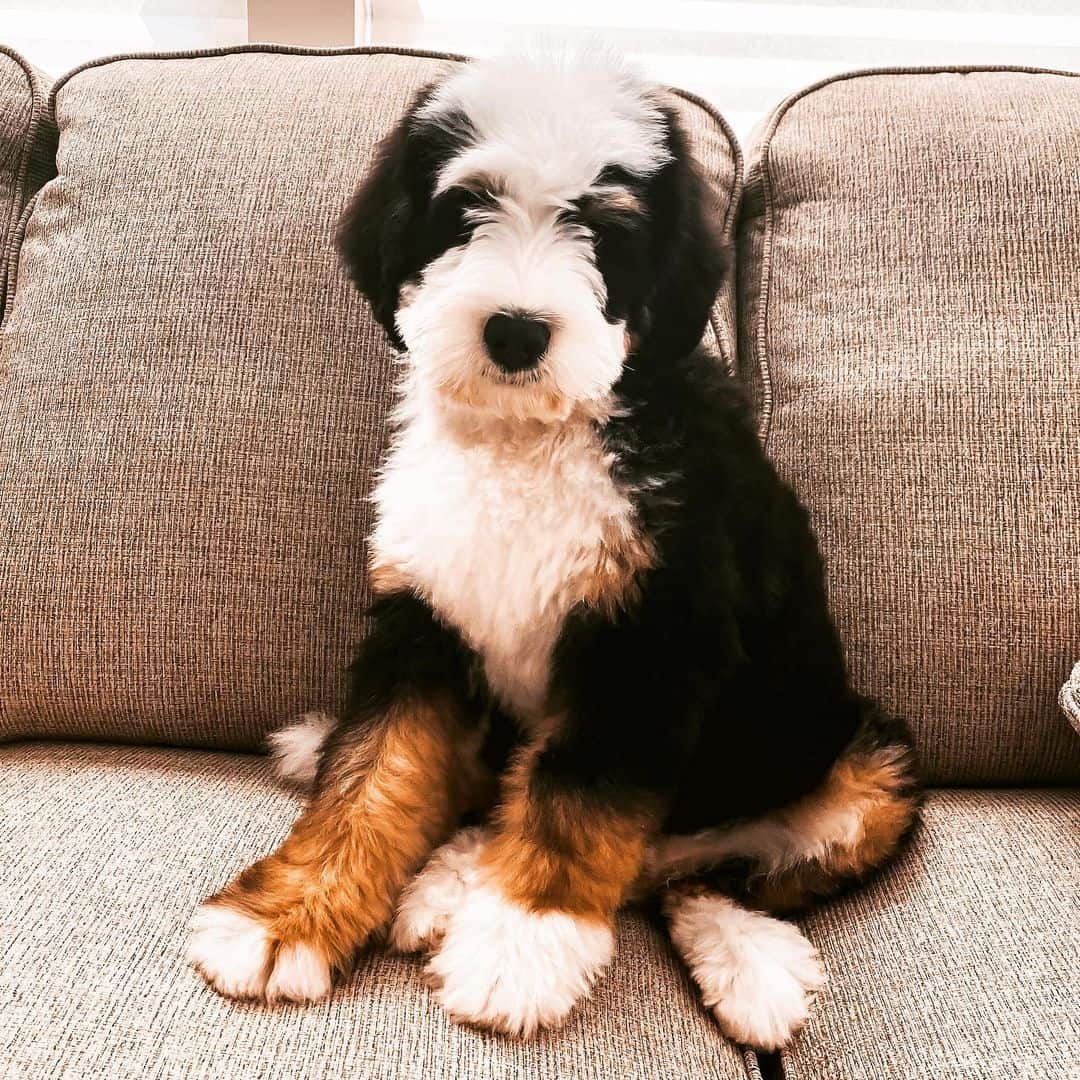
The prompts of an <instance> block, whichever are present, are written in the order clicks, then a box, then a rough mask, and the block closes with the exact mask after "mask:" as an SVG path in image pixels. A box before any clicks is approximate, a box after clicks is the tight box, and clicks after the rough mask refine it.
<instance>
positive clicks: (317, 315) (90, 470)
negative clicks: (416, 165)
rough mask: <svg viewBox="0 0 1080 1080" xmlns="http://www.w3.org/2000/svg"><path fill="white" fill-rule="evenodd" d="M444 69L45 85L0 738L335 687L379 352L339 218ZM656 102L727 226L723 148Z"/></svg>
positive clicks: (94, 729) (353, 64)
mask: <svg viewBox="0 0 1080 1080" xmlns="http://www.w3.org/2000/svg"><path fill="white" fill-rule="evenodd" d="M459 62H460V61H456V60H453V59H451V58H440V57H437V56H432V55H431V54H405V53H402V52H401V51H397V50H379V49H375V50H347V51H342V52H317V53H304V52H303V51H301V50H295V49H287V48H277V47H273V46H253V47H248V48H240V49H231V50H224V51H219V52H216V53H202V54H198V55H176V56H161V57H154V56H143V57H128V58H123V57H121V58H116V59H111V60H106V61H99V62H95V63H93V64H90V65H88V66H86V67H84V68H82V69H79V70H77V71H75V72H73V73H71V74H69V75H67V76H65V77H64V78H63V79H62V80H60V82H59V83H57V85H56V86H55V88H54V90H53V95H52V101H51V109H50V113H49V123H50V127H51V130H52V131H53V133H54V135H55V137H56V138H57V140H58V142H57V166H58V170H59V173H58V176H57V177H56V179H55V180H54V181H53V182H51V183H49V184H47V185H46V186H45V187H44V188H43V189H42V191H41V192H40V193H39V195H38V197H37V199H36V200H35V205H34V208H33V211H32V213H31V214H30V215H29V219H28V220H27V222H26V231H25V240H24V242H23V244H22V246H21V250H20V257H19V277H18V287H17V289H16V291H15V293H14V295H13V296H12V298H11V303H10V304H9V310H8V318H7V320H6V324H5V326H4V329H3V334H2V336H0V371H2V372H3V373H4V374H3V378H2V379H0V598H2V599H0V613H2V617H3V623H4V625H5V626H9V627H12V628H14V632H13V633H9V634H5V635H4V637H3V639H2V640H0V669H2V670H3V671H4V672H5V681H4V686H3V689H2V691H0V739H2V738H7V739H19V738H37V737H43V738H63V737H77V738H94V739H99V740H102V741H115V742H125V741H131V742H160V743H167V744H172V745H188V746H193V745H202V746H206V745H210V746H215V747H219V748H232V749H254V748H257V747H258V746H259V744H260V743H261V741H262V737H263V735H264V734H265V732H266V730H267V729H268V728H271V727H277V726H280V725H281V724H282V723H283V722H285V721H286V720H287V719H288V718H289V717H290V715H291V714H293V713H295V712H297V711H303V710H306V709H316V708H329V709H333V708H335V707H336V706H337V704H338V702H339V699H340V696H341V684H342V674H343V672H344V670H345V667H346V665H347V664H348V662H349V659H350V658H351V656H352V654H353V652H354V651H355V648H356V645H357V643H358V641H359V639H360V637H361V636H362V633H363V629H364V622H363V611H364V608H365V605H366V602H367V591H366V586H365V576H366V575H365V564H366V544H365V540H366V534H367V531H368V528H369V525H370V515H371V506H370V503H369V502H368V495H369V493H370V487H371V482H372V477H373V473H374V470H375V468H376V465H377V462H378V460H379V457H380V454H381V450H382V446H383V442H384V439H385V431H384V424H383V421H384V418H385V416H386V412H387V408H388V405H389V403H390V400H391V384H392V381H393V371H394V364H393V359H392V356H391V352H390V349H389V347H388V346H387V344H386V342H385V340H384V334H383V332H382V331H381V330H380V329H379V327H378V326H377V325H376V323H375V321H374V319H373V318H372V316H371V313H370V310H369V309H368V306H367V305H366V304H365V303H364V302H363V301H362V300H361V298H360V297H359V295H357V293H356V291H355V290H354V289H353V288H352V287H351V286H350V285H349V283H348V281H347V280H346V276H345V274H344V272H343V271H342V269H341V268H340V266H339V260H338V256H337V253H336V251H335V248H334V239H333V238H334V231H335V227H336V223H337V220H338V217H339V216H340V213H341V211H342V209H343V207H344V205H345V203H346V202H347V200H348V198H349V196H350V195H351V193H352V191H353V189H354V188H355V186H356V185H357V184H358V183H359V181H360V180H361V178H362V177H363V176H364V174H365V173H366V172H367V169H368V166H369V164H370V161H371V158H372V152H373V149H374V146H375V144H376V142H377V140H378V139H379V138H381V136H383V135H384V134H385V133H386V132H387V131H388V130H389V129H390V128H391V126H392V125H393V124H395V123H396V122H397V121H398V119H399V118H400V117H401V115H402V114H403V112H404V110H405V108H406V106H407V104H408V103H409V101H410V100H411V99H412V97H413V96H414V95H415V93H416V92H417V91H418V90H419V89H420V88H421V87H422V86H425V85H427V84H428V83H430V82H431V81H433V80H435V79H437V78H439V77H440V76H441V75H443V74H445V73H446V72H447V71H448V70H449V69H450V68H451V67H452V66H453V65H454V64H455V63H459ZM672 103H673V105H674V106H675V107H676V108H678V109H679V111H680V113H681V115H682V116H683V118H684V121H685V123H686V126H687V128H688V130H689V132H690V136H691V144H692V147H693V150H694V152H695V155H696V156H697V158H698V159H699V161H700V162H701V165H702V169H703V171H704V173H705V175H706V177H707V178H708V180H709V181H710V182H711V183H712V185H713V186H714V189H715V194H716V200H717V203H718V208H719V212H720V213H721V215H722V216H723V219H724V225H725V227H726V228H727V229H728V231H729V232H730V229H731V227H732V221H733V217H734V206H735V204H736V202H737V201H738V200H737V191H738V188H739V182H740V181H739V174H740V165H739V156H738V151H737V150H736V149H735V147H734V144H733V142H732V141H731V139H730V136H729V133H728V129H727V128H726V127H725V126H724V124H723V122H722V121H721V120H720V119H719V118H718V117H717V116H716V114H715V113H714V112H713V111H711V110H710V109H709V108H708V107H707V106H705V105H704V104H701V103H699V102H697V101H696V100H693V99H691V98H689V97H687V96H681V95H677V94H676V95H673V96H672ZM728 284H729V290H728V291H727V292H725V296H726V297H727V302H722V303H721V304H720V305H719V306H718V307H717V309H716V314H715V317H714V320H713V324H712V325H713V331H714V333H715V335H716V336H717V338H718V339H719V341H720V344H721V345H722V346H723V347H724V349H725V352H726V355H727V357H728V359H730V358H731V354H732V349H733V321H732V311H731V296H730V280H729V283H728Z"/></svg>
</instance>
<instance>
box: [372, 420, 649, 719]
mask: <svg viewBox="0 0 1080 1080" xmlns="http://www.w3.org/2000/svg"><path fill="white" fill-rule="evenodd" d="M375 499H376V503H377V507H378V519H377V524H376V528H375V532H374V535H373V537H372V545H373V563H374V565H375V566H376V567H381V568H386V569H387V570H388V571H389V572H390V573H391V574H392V575H393V576H394V577H395V578H397V577H401V578H403V579H404V582H405V583H407V584H408V585H409V586H411V587H412V588H415V589H417V590H418V591H419V592H420V593H421V594H422V595H423V596H424V597H425V598H426V599H427V600H428V601H429V602H430V603H431V605H432V607H433V608H434V610H435V611H436V612H437V613H438V614H439V615H440V616H441V617H442V618H443V619H445V620H446V621H447V622H449V623H450V624H451V625H453V626H454V627H456V628H457V629H458V630H459V632H460V633H461V634H462V636H463V637H464V638H465V640H466V641H467V642H468V644H469V645H470V646H471V647H472V648H474V649H475V650H476V651H477V652H478V653H479V654H480V656H481V657H482V658H483V661H484V665H485V670H486V674H487V678H488V682H489V683H490V685H491V687H492V689H493V691H494V692H495V693H496V694H497V695H498V696H499V698H500V699H501V700H502V701H503V703H504V704H505V705H506V706H507V707H509V708H511V709H512V710H514V711H515V712H517V713H518V714H519V715H521V716H523V717H535V716H537V715H539V714H541V713H542V712H543V708H544V699H545V696H546V691H547V683H548V675H549V668H550V661H551V654H552V649H553V647H554V645H555V642H556V639H557V637H558V634H559V631H560V629H561V627H562V623H563V620H564V619H565V617H566V614H567V612H568V611H569V610H570V608H571V607H573V606H574V604H576V603H578V602H579V601H580V600H581V599H583V597H584V595H585V594H586V593H587V591H588V588H589V583H590V581H591V580H592V579H594V577H595V575H596V572H597V567H598V566H599V565H601V564H602V561H603V553H604V544H605V541H606V539H609V538H610V537H611V535H612V534H613V533H614V534H616V535H618V534H625V533H626V532H627V531H629V530H630V529H631V524H630V522H631V518H632V509H631V506H630V504H629V502H628V500H627V499H626V497H625V495H624V494H623V493H622V492H621V491H619V489H618V488H617V487H616V486H615V484H614V483H613V482H612V480H611V476H610V474H609V470H608V461H607V458H606V456H605V453H604V451H603V449H602V447H601V446H600V443H599V440H598V438H597V436H596V433H595V431H594V430H593V428H592V427H591V426H589V425H588V424H586V423H584V422H581V423H577V422H569V423H567V424H565V425H561V426H553V427H548V428H539V427H537V428H533V429H532V431H531V432H529V433H524V432H522V433H520V434H519V435H517V436H513V437H511V436H509V435H508V436H507V437H506V438H501V439H485V440H480V439H473V440H469V439H463V438H461V437H460V436H458V435H456V434H454V433H453V432H452V431H450V430H448V429H447V427H446V426H445V424H444V423H443V422H440V421H439V420H438V419H437V418H432V417H430V416H426V415H423V416H418V417H413V418H412V419H410V420H409V421H408V422H407V423H406V425H405V427H404V429H403V430H402V432H401V433H400V435H399V437H398V439H397V441H396V442H395V444H394V446H393V448H392V449H391V452H390V454H389V457H388V459H387V462H386V466H385V468H384V471H383V474H382V477H381V479H380V482H379V485H378V487H377V489H376V495H375Z"/></svg>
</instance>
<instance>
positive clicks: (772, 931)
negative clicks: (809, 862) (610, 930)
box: [664, 887, 825, 1050]
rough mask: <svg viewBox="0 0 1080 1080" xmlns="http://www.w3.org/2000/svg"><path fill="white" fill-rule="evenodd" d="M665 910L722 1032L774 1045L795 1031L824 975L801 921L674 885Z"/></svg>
mask: <svg viewBox="0 0 1080 1080" xmlns="http://www.w3.org/2000/svg"><path fill="white" fill-rule="evenodd" d="M664 913H665V915H666V916H667V919H668V925H669V928H670V933H671V940H672V943H673V944H674V946H675V948H676V949H677V950H678V952H679V954H680V955H681V956H682V958H683V960H684V961H685V963H686V966H687V968H688V969H689V971H690V974H691V975H692V976H693V979H694V981H695V982H696V983H697V984H698V987H699V988H700V990H701V997H702V1000H703V1001H704V1003H705V1005H706V1006H707V1007H708V1008H709V1009H711V1010H712V1011H713V1014H714V1015H715V1016H716V1018H717V1020H718V1021H719V1023H720V1027H721V1028H722V1029H723V1031H724V1034H726V1035H727V1036H729V1037H730V1038H732V1039H734V1040H735V1041H736V1042H739V1043H744V1044H746V1045H748V1046H752V1047H754V1048H755V1049H757V1050H776V1049H778V1048H779V1047H781V1046H784V1045H785V1044H786V1043H787V1042H788V1041H789V1040H790V1039H791V1037H792V1036H793V1035H794V1034H795V1033H796V1032H798V1030H799V1029H800V1028H801V1027H802V1026H803V1024H804V1022H805V1021H806V1017H807V1014H808V1012H809V1009H810V1003H811V1000H812V998H813V995H814V992H815V991H817V990H819V989H820V988H821V986H822V985H823V984H824V982H825V972H824V970H823V968H822V966H821V963H820V961H819V960H818V956H817V952H816V950H815V949H814V947H813V945H811V944H810V942H809V941H807V939H806V938H805V937H804V936H803V934H802V932H801V931H800V930H799V929H798V927H796V926H795V925H793V924H792V923H789V922H784V921H783V920H781V919H774V918H773V917H772V916H770V915H766V914H764V913H763V912H760V911H752V910H750V909H749V908H746V907H743V906H742V905H741V904H739V903H737V902H736V901H734V900H732V899H730V898H729V897H727V896H724V895H722V894H720V893H717V892H710V891H708V890H707V889H706V888H698V889H694V888H689V887H686V888H672V889H669V890H668V891H667V892H666V894H665V896H664Z"/></svg>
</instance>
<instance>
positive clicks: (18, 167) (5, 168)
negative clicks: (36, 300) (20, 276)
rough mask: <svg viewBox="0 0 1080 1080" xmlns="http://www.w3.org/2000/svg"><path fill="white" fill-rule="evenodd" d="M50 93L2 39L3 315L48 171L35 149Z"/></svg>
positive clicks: (0, 179) (0, 218) (0, 215)
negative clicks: (27, 217)
mask: <svg viewBox="0 0 1080 1080" xmlns="http://www.w3.org/2000/svg"><path fill="white" fill-rule="evenodd" d="M44 99H45V89H44V83H43V81H42V79H41V77H40V76H39V75H38V74H37V72H35V71H34V69H33V68H31V67H30V65H29V64H27V63H26V61H25V60H23V59H22V57H20V56H19V55H18V54H17V53H14V52H12V51H11V50H10V49H5V48H4V47H3V46H2V45H0V318H3V314H4V300H5V297H6V295H7V291H8V289H7V284H8V278H9V269H8V267H9V262H10V261H11V260H12V259H13V258H14V254H15V243H14V240H15V236H16V233H17V230H18V225H19V221H20V218H21V217H22V212H23V208H24V206H25V204H26V200H27V199H28V198H29V197H30V195H31V194H32V193H33V192H34V191H36V190H37V188H38V187H40V186H41V183H42V181H43V180H44V172H45V171H46V167H45V155H44V154H39V153H36V152H35V148H36V147H37V146H38V138H37V136H38V135H39V126H40V123H41V119H42V117H43V116H44V104H45V100H44Z"/></svg>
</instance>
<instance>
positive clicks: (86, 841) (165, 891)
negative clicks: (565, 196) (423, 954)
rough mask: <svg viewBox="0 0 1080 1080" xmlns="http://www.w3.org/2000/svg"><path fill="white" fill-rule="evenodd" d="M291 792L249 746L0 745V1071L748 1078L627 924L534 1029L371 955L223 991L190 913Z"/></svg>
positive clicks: (285, 808) (665, 961)
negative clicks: (308, 997) (563, 1019)
mask: <svg viewBox="0 0 1080 1080" xmlns="http://www.w3.org/2000/svg"><path fill="white" fill-rule="evenodd" d="M298 805H299V803H298V800H297V799H296V798H295V797H294V796H292V795H290V794H288V793H286V792H284V791H282V790H281V789H280V788H279V787H277V786H276V785H275V783H274V782H273V781H272V780H271V778H270V776H269V772H268V769H267V766H266V762H265V759H262V758H257V757H249V756H241V755H231V754H224V753H212V752H200V751H181V750H177V751H171V750H152V749H138V748H124V747H107V746H90V745H64V744H10V745H8V746H6V747H3V748H0V807H2V808H3V810H2V813H0V906H2V908H3V910H2V912H0V927H2V935H0V1017H2V1018H3V1019H2V1020H0V1075H3V1076H5V1077H9V1076H10V1077H23V1076H24V1077H43V1076H60V1075H64V1076H71V1077H77V1076H78V1077H89V1076H107V1077H109V1078H110V1080H123V1078H140V1080H141V1078H144V1077H148V1076H156V1077H170V1078H171V1077H185V1078H194V1077H207V1078H213V1080H234V1078H235V1080H251V1078H252V1077H258V1076H266V1077H286V1076H287V1077H289V1078H290V1080H303V1078H305V1077H310V1078H316V1077H327V1076H350V1077H357V1078H358V1080H360V1078H369V1080H397V1078H405V1077H409V1078H415V1080H421V1078H422V1080H439V1078H451V1077H454V1078H457V1077H462V1078H472V1077H477V1078H479V1077H499V1078H507V1080H512V1078H514V1077H522V1078H524V1077H543V1078H545V1080H563V1078H565V1080H570V1078H575V1080H611V1078H612V1077H619V1078H627V1080H630V1078H639V1080H656V1078H657V1077H671V1078H681V1077H685V1078H690V1077H693V1078H695V1080H706V1078H712V1080H746V1077H747V1076H748V1071H747V1070H748V1069H750V1068H756V1067H755V1066H752V1065H748V1064H747V1063H746V1062H744V1059H743V1057H742V1056H741V1054H740V1052H739V1051H738V1050H737V1049H736V1048H735V1047H733V1046H732V1045H731V1044H729V1043H728V1042H727V1041H726V1040H725V1039H724V1038H723V1036H722V1035H721V1034H720V1032H719V1029H718V1028H717V1027H716V1026H715V1025H714V1022H713V1021H712V1019H711V1017H710V1016H709V1015H708V1014H707V1013H706V1012H705V1011H704V1010H703V1009H702V1008H701V1007H700V1006H699V1004H698V1002H697V998H696V995H695V993H694V991H693V989H692V988H691V986H690V985H689V982H688V980H687V978H686V977H685V975H684V974H683V972H682V970H681V969H680V968H679V966H678V965H677V963H676V962H675V960H674V958H673V956H672V954H671V953H670V952H669V950H668V947H667V945H666V942H665V940H664V938H663V937H662V936H661V935H660V934H659V933H658V931H656V930H655V929H653V928H652V927H651V926H649V925H648V924H646V923H645V922H644V921H642V920H641V919H638V918H626V919H624V920H622V922H621V924H620V933H619V951H618V957H617V959H616V961H615V963H614V965H613V967H612V969H611V971H610V972H609V973H608V975H607V977H606V978H605V979H604V980H603V981H602V982H601V983H600V984H599V986H598V987H597V989H596V991H595V993H594V995H593V998H592V999H591V1000H590V1001H588V1002H586V1003H585V1004H584V1005H583V1006H582V1007H581V1008H580V1009H579V1010H577V1011H576V1012H575V1013H574V1015H573V1016H572V1018H571V1020H570V1021H569V1023H568V1024H567V1026H566V1027H565V1028H564V1029H562V1030H560V1031H558V1032H553V1033H549V1034H546V1035H543V1036H541V1037H540V1038H538V1039H536V1040H535V1041H532V1042H521V1041H515V1040H510V1039H503V1038H498V1037H494V1036H489V1035H486V1034H481V1033H479V1032H476V1031H472V1030H467V1029H465V1028H462V1027H459V1026H457V1025H455V1024H453V1023H451V1022H450V1021H449V1020H448V1019H447V1017H446V1015H445V1014H444V1013H443V1011H442V1010H441V1009H440V1008H439V1006H438V1005H437V1004H436V1003H435V1002H434V1001H433V1000H432V998H431V996H430V994H429V993H428V990H427V989H426V987H425V986H424V984H423V981H422V978H421V966H420V963H419V962H418V961H416V960H414V959H412V958H402V957H396V956H391V955H389V954H387V953H386V952H383V951H380V950H374V951H372V952H371V953H370V954H369V955H368V956H367V957H366V958H365V959H363V960H362V961H361V963H360V964H359V967H358V969H357V971H356V972H355V974H354V976H353V977H352V978H351V979H350V980H349V981H348V983H347V984H346V985H344V986H342V987H340V988H339V989H338V990H337V991H336V992H335V993H334V994H333V996H332V997H331V998H330V1000H328V1001H327V1002H324V1003H322V1004H318V1005H314V1006H310V1007H303V1008H300V1007H293V1006H288V1007H279V1008H274V1009H268V1008H265V1007H261V1006H255V1005H237V1004H234V1003H231V1002H228V1001H225V1000H223V999H222V998H219V997H218V996H217V995H216V994H214V993H213V992H212V991H210V990H208V989H207V988H206V986H205V985H204V984H203V982H202V980H201V979H200V978H199V977H198V976H197V975H196V974H195V972H194V971H192V970H190V969H189V968H187V967H186V966H185V964H184V962H183V950H184V944H185V938H186V933H185V926H186V923H187V920H188V918H189V916H190V915H191V912H192V910H193V908H194V907H195V905H196V904H197V903H198V901H199V900H200V899H201V898H202V897H203V896H205V895H206V894H207V893H209V892H211V891H213V890H215V889H217V888H219V887H220V886H221V885H223V884H224V883H225V882H226V881H227V880H228V879H229V878H231V877H232V876H233V875H234V874H235V873H236V872H238V871H239V870H240V869H242V868H243V867H244V866H245V865H246V864H247V863H249V862H250V861H251V860H253V859H255V858H257V857H259V856H260V855H262V854H264V853H266V852H267V851H268V850H269V849H270V848H271V847H272V846H273V845H274V844H275V843H276V842H277V841H279V840H280V839H281V838H282V836H283V834H284V833H285V832H286V831H287V829H288V827H289V825H290V823H291V821H292V819H293V818H294V817H295V815H296V812H297V809H298ZM749 1075H752V1074H749Z"/></svg>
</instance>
